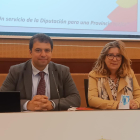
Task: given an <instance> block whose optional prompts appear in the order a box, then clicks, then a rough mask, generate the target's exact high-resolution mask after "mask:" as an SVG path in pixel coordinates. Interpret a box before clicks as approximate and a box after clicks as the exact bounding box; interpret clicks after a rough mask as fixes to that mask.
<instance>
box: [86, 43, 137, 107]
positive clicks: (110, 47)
mask: <svg viewBox="0 0 140 140" xmlns="http://www.w3.org/2000/svg"><path fill="white" fill-rule="evenodd" d="M130 64H131V60H130V59H129V58H128V56H127V54H126V49H125V45H124V43H123V42H122V41H114V42H110V43H108V44H106V45H105V46H104V48H103V49H102V51H101V53H100V56H99V58H98V60H97V61H96V63H95V66H94V68H93V70H92V71H91V72H90V73H89V88H88V103H89V106H90V107H94V108H99V109H118V106H119V102H120V99H121V95H129V97H130V103H129V106H130V109H138V108H139V107H140V87H139V85H138V82H137V80H136V77H135V75H134V72H133V70H132V69H131V67H130Z"/></svg>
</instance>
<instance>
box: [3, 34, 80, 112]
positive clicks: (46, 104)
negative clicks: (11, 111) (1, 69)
mask: <svg viewBox="0 0 140 140" xmlns="http://www.w3.org/2000/svg"><path fill="white" fill-rule="evenodd" d="M52 50H53V42H52V40H51V38H50V37H48V36H46V35H45V34H36V35H34V36H33V37H32V38H31V39H30V43H29V52H30V55H31V60H28V61H27V62H25V63H21V64H18V65H15V66H11V68H10V70H9V74H8V76H7V77H6V80H5V81H4V83H3V84H2V86H1V89H0V91H20V96H21V109H22V110H31V111H36V110H41V111H42V110H60V109H61V110H67V109H68V108H69V107H70V106H80V96H79V93H78V91H77V88H76V86H75V84H74V82H73V80H72V77H71V75H70V72H69V68H68V67H66V66H63V65H60V64H56V63H53V62H51V61H50V60H51V57H52Z"/></svg>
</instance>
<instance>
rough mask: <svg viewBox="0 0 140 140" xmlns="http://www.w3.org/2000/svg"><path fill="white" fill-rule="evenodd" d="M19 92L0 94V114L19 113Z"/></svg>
mask: <svg viewBox="0 0 140 140" xmlns="http://www.w3.org/2000/svg"><path fill="white" fill-rule="evenodd" d="M20 111H21V109H20V92H19V91H6V92H0V112H20Z"/></svg>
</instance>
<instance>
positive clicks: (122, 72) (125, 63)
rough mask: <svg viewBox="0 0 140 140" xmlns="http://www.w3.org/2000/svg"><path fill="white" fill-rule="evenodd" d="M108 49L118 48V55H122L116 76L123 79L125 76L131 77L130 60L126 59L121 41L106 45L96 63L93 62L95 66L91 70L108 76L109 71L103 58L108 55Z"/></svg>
mask: <svg viewBox="0 0 140 140" xmlns="http://www.w3.org/2000/svg"><path fill="white" fill-rule="evenodd" d="M110 48H118V49H119V50H120V54H121V55H122V63H121V66H120V68H119V69H118V71H117V75H118V76H119V77H125V76H126V75H131V66H130V65H131V60H130V59H129V58H128V56H127V53H126V49H125V44H124V43H123V42H122V41H119V40H117V41H113V42H110V43H107V44H106V45H105V46H104V47H103V49H102V51H101V53H100V56H99V57H98V59H97V61H96V62H95V66H94V67H93V70H94V71H95V72H97V73H99V74H102V75H110V71H109V69H108V68H107V66H106V64H105V57H106V55H107V54H108V51H109V50H110Z"/></svg>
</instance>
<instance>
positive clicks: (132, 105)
mask: <svg viewBox="0 0 140 140" xmlns="http://www.w3.org/2000/svg"><path fill="white" fill-rule="evenodd" d="M129 106H130V109H138V105H137V103H136V101H135V100H130V102H129Z"/></svg>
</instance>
